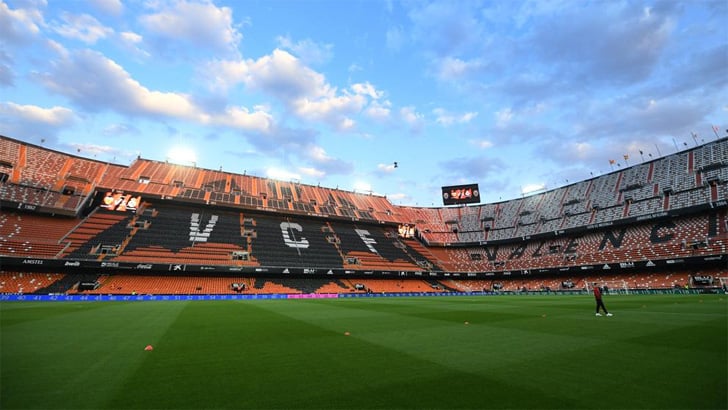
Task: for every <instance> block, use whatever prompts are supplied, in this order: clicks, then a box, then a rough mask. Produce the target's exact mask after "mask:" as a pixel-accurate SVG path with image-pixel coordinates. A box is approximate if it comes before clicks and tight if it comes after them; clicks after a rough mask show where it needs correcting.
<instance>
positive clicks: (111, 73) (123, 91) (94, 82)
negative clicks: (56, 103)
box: [40, 50, 273, 132]
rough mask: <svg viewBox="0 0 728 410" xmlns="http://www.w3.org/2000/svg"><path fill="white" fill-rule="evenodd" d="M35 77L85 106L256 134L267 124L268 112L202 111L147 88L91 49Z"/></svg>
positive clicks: (185, 98) (182, 98) (175, 95)
mask: <svg viewBox="0 0 728 410" xmlns="http://www.w3.org/2000/svg"><path fill="white" fill-rule="evenodd" d="M40 79H41V81H42V83H43V84H44V85H45V86H46V88H47V89H49V90H50V91H53V92H56V93H58V94H61V95H64V96H66V97H68V98H70V99H71V100H73V101H75V102H76V103H77V104H79V105H81V106H83V107H85V108H86V109H88V110H94V111H96V110H103V109H109V110H114V111H117V112H119V113H123V114H127V115H142V116H147V117H160V116H161V117H168V118H176V119H182V120H186V121H192V122H195V123H198V124H203V125H220V126H226V127H231V128H236V129H246V130H254V131H260V132H268V131H270V129H271V127H272V126H273V118H272V116H271V115H270V114H269V113H267V112H264V111H260V110H254V111H252V112H251V111H250V110H248V109H247V108H244V107H227V108H226V109H225V110H224V111H223V112H206V111H204V110H203V109H202V108H201V107H200V106H198V105H197V104H196V103H195V102H194V101H193V99H192V98H191V97H190V96H189V95H187V94H184V93H179V92H170V91H156V90H150V89H149V88H147V87H145V86H143V85H142V84H140V83H139V82H138V81H136V80H135V79H133V78H132V77H131V75H129V73H128V72H127V71H126V70H124V68H123V67H121V66H120V65H119V64H117V63H116V62H114V61H113V60H110V59H109V58H107V57H105V56H103V55H102V54H100V53H98V52H96V51H91V50H81V51H78V52H76V53H73V54H71V55H69V56H67V57H65V58H62V59H60V60H59V61H57V62H56V63H55V64H54V65H53V69H52V71H50V72H47V73H44V74H42V75H40ZM110 95H113V96H114V98H109V96H110Z"/></svg>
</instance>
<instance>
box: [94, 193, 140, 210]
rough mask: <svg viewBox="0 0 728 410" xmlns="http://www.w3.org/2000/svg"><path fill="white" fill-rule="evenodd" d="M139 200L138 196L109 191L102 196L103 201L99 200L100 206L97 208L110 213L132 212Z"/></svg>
mask: <svg viewBox="0 0 728 410" xmlns="http://www.w3.org/2000/svg"><path fill="white" fill-rule="evenodd" d="M141 200H142V198H141V197H140V196H134V195H131V194H124V193H121V192H112V191H110V192H107V193H106V195H104V199H102V200H101V205H99V206H100V207H102V208H106V209H108V210H110V211H121V212H124V211H132V212H134V211H136V209H137V207H138V206H139V203H140V202H141Z"/></svg>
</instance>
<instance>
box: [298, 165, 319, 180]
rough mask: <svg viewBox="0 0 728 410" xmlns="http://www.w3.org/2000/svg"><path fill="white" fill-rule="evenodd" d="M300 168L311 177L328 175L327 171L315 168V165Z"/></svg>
mask: <svg viewBox="0 0 728 410" xmlns="http://www.w3.org/2000/svg"><path fill="white" fill-rule="evenodd" d="M298 170H299V171H300V172H301V173H302V174H304V175H306V176H308V177H311V178H319V179H320V178H323V177H325V176H326V173H325V172H324V171H321V170H319V169H316V168H313V167H299V168H298Z"/></svg>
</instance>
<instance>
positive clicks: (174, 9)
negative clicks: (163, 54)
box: [139, 0, 243, 53]
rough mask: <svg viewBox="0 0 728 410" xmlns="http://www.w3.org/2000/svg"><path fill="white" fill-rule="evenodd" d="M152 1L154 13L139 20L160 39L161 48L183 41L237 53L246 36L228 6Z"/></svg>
mask: <svg viewBox="0 0 728 410" xmlns="http://www.w3.org/2000/svg"><path fill="white" fill-rule="evenodd" d="M150 4H152V5H153V8H154V11H155V12H153V13H151V14H147V15H143V16H141V17H140V18H139V21H140V23H141V25H142V26H143V27H144V28H145V29H146V30H147V31H148V32H149V33H152V34H154V35H156V36H157V37H158V38H159V39H160V40H161V41H160V42H159V43H158V45H160V47H169V46H170V45H171V44H175V43H179V42H182V43H188V44H191V45H193V46H196V47H200V48H201V49H203V50H212V51H214V52H224V53H228V52H237V47H238V44H239V43H240V41H241V40H242V38H243V36H242V34H240V32H239V31H238V29H237V27H236V26H235V25H234V24H233V16H232V14H233V13H232V9H230V8H229V7H217V6H215V5H214V4H212V3H211V2H209V1H201V2H195V1H185V0H181V1H178V2H175V3H172V4H166V3H165V4H164V6H158V5H156V4H153V3H150ZM154 6H157V7H154ZM173 48H174V47H173Z"/></svg>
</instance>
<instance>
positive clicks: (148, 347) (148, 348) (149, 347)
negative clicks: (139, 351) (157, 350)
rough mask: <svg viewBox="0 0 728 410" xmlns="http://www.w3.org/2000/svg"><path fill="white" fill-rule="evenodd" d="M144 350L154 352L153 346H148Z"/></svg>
mask: <svg viewBox="0 0 728 410" xmlns="http://www.w3.org/2000/svg"><path fill="white" fill-rule="evenodd" d="M144 350H154V348H153V347H152V345H147V347H145V348H144Z"/></svg>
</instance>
